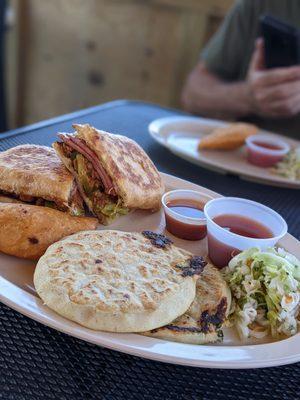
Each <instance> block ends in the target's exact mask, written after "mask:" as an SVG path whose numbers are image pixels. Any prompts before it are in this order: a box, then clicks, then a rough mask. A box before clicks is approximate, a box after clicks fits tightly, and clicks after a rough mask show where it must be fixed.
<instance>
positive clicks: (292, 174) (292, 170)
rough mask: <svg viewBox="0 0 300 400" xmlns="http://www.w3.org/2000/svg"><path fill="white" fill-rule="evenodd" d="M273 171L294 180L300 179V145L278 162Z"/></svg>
mask: <svg viewBox="0 0 300 400" xmlns="http://www.w3.org/2000/svg"><path fill="white" fill-rule="evenodd" d="M272 171H273V172H274V173H275V174H277V175H281V176H284V177H285V178H289V179H292V180H294V181H296V180H299V179H300V147H298V148H297V149H293V150H291V151H289V152H288V154H287V155H286V156H285V157H284V159H283V160H282V161H280V162H279V163H277V164H276V166H275V167H274V168H273V169H272Z"/></svg>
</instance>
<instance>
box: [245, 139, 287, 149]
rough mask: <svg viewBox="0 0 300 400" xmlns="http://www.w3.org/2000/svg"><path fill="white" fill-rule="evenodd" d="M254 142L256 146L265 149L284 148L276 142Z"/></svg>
mask: <svg viewBox="0 0 300 400" xmlns="http://www.w3.org/2000/svg"><path fill="white" fill-rule="evenodd" d="M252 143H253V144H255V145H256V146H259V147H263V148H264V149H270V150H281V149H282V147H281V146H278V145H275V144H270V143H267V142H261V141H255V140H254V141H253V142H252Z"/></svg>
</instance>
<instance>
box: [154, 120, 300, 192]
mask: <svg viewBox="0 0 300 400" xmlns="http://www.w3.org/2000/svg"><path fill="white" fill-rule="evenodd" d="M226 125H227V123H226V122H223V121H217V120H213V119H206V118H200V117H166V118H160V119H156V120H155V121H153V122H151V123H150V125H149V127H148V129H149V132H150V135H151V136H152V137H153V139H154V140H156V141H157V142H158V143H160V144H161V145H163V146H165V147H167V148H168V149H169V150H170V151H171V152H172V153H174V154H176V155H177V156H179V157H181V158H183V159H185V160H187V161H190V162H191V163H193V164H196V165H200V166H202V167H205V168H207V169H211V170H214V171H217V172H220V173H223V174H224V173H231V174H235V175H238V176H240V177H241V178H243V179H246V180H251V181H255V182H259V183H264V184H268V185H273V186H281V187H288V188H297V189H299V188H300V181H299V180H298V181H293V180H291V179H287V178H284V177H281V176H278V175H275V174H272V173H271V172H270V171H269V169H267V168H260V167H256V166H255V165H252V164H249V163H248V162H247V160H246V152H245V146H243V147H241V148H240V149H238V150H233V151H209V150H201V152H199V151H198V150H197V146H198V143H199V140H200V138H201V137H202V136H204V135H206V134H208V133H210V132H211V131H212V130H213V129H214V128H217V127H220V126H226ZM260 133H263V134H264V135H267V136H270V137H273V138H280V139H282V140H284V141H286V142H287V143H289V144H290V145H291V146H292V147H299V146H300V141H297V140H293V139H290V138H286V137H283V136H280V135H277V134H275V133H270V132H266V131H261V132H260Z"/></svg>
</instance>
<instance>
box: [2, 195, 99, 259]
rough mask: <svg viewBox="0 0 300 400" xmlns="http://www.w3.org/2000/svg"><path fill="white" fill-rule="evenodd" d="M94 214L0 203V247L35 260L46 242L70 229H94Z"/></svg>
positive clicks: (42, 250)
mask: <svg viewBox="0 0 300 400" xmlns="http://www.w3.org/2000/svg"><path fill="white" fill-rule="evenodd" d="M97 223H98V221H97V219H96V218H87V217H72V216H71V215H69V214H68V213H64V212H62V211H58V210H54V209H52V208H48V207H40V206H33V205H27V204H9V203H6V204H5V203H0V227H1V229H0V251H2V252H3V253H6V254H10V255H13V256H16V257H20V258H28V259H31V260H36V259H38V258H39V257H41V256H42V255H43V254H44V253H45V251H46V250H47V248H48V247H49V246H50V244H52V243H54V242H57V241H58V240H60V239H62V238H63V237H65V236H68V235H71V234H73V233H76V232H79V231H84V230H92V229H96V226H97Z"/></svg>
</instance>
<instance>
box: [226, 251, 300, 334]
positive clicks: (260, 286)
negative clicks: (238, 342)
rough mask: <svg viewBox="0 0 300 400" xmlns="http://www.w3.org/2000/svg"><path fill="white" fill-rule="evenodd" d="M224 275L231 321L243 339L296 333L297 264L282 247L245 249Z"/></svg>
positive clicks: (299, 302) (299, 288)
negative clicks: (230, 300)
mask: <svg viewBox="0 0 300 400" xmlns="http://www.w3.org/2000/svg"><path fill="white" fill-rule="evenodd" d="M224 276H225V279H226V281H227V282H228V284H229V287H230V289H231V291H232V294H233V297H234V299H233V302H232V310H231V313H232V314H231V319H232V321H233V323H234V325H235V326H236V328H237V331H238V333H239V336H240V337H241V338H242V339H243V338H248V337H256V338H262V337H264V336H266V335H268V334H269V333H271V335H272V336H273V337H276V336H279V335H281V334H283V335H287V336H291V335H294V334H295V333H297V325H298V324H299V320H298V319H297V318H298V317H299V314H300V261H299V260H298V259H297V258H296V257H295V256H293V255H292V254H289V253H288V252H286V251H285V250H284V249H282V248H278V249H276V248H270V249H268V250H265V251H261V250H260V249H259V248H254V247H253V248H251V249H248V250H245V251H243V252H241V253H240V254H238V255H237V256H235V257H234V258H233V259H232V260H231V261H230V262H229V265H228V267H226V268H225V269H224Z"/></svg>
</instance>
